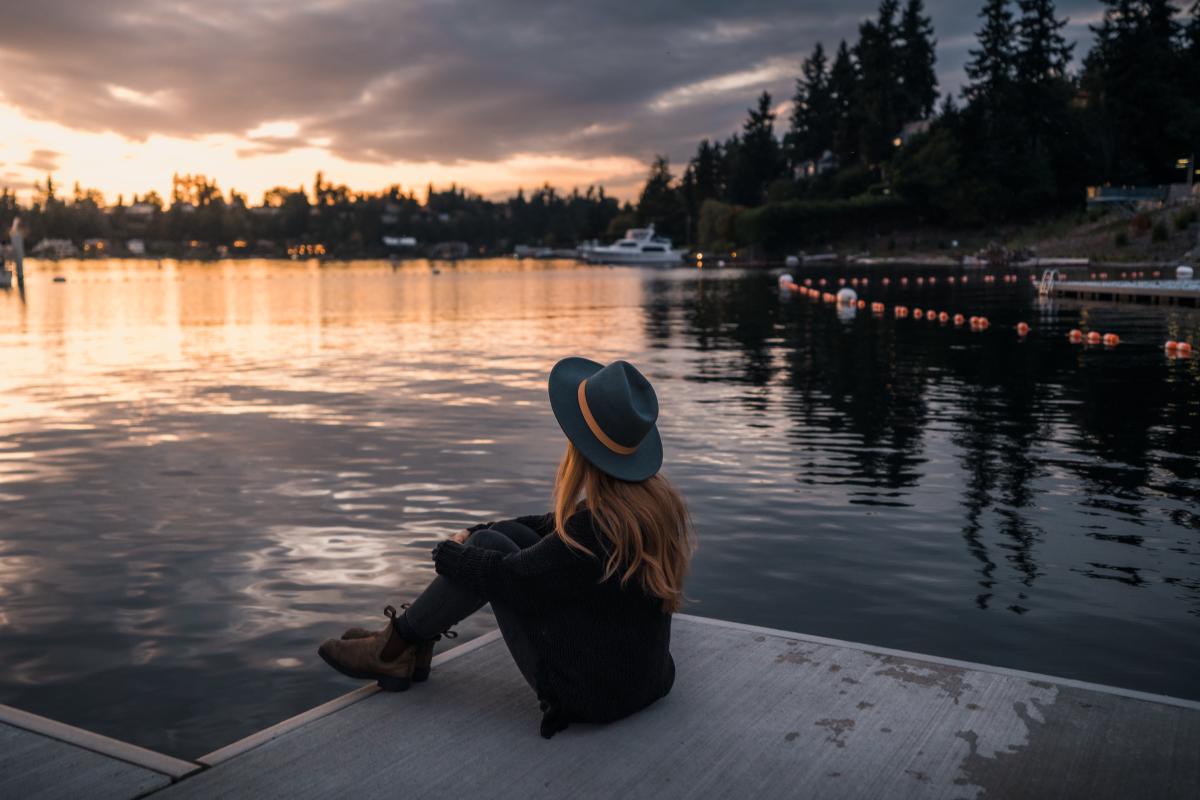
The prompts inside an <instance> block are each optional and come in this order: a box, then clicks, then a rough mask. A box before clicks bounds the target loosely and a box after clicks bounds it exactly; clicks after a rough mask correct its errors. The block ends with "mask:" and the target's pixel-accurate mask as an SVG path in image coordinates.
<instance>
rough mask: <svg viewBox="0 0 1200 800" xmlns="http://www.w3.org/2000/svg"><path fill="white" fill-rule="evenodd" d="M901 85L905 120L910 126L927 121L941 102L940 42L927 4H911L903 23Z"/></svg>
mask: <svg viewBox="0 0 1200 800" xmlns="http://www.w3.org/2000/svg"><path fill="white" fill-rule="evenodd" d="M900 40H901V42H902V45H901V48H900V81H901V84H902V85H903V87H904V103H903V107H902V110H903V113H902V117H903V118H904V120H905V121H906V122H911V121H913V120H918V119H925V118H926V117H928V116H929V115H930V114H931V113H932V112H933V107H934V104H935V103H936V102H937V98H938V91H937V73H936V72H935V71H934V66H935V65H936V64H937V50H936V48H937V42H936V40H935V39H934V38H933V20H932V19H931V18H930V17H928V16H926V15H925V3H924V2H923V0H908V5H906V6H905V7H904V15H903V16H902V17H901V19H900Z"/></svg>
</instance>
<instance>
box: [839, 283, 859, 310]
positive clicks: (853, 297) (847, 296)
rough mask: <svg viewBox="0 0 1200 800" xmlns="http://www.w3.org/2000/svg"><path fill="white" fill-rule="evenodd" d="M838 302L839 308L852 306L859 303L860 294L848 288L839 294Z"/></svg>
mask: <svg viewBox="0 0 1200 800" xmlns="http://www.w3.org/2000/svg"><path fill="white" fill-rule="evenodd" d="M837 301H838V305H839V306H852V305H854V304H855V303H857V302H858V292H856V291H854V290H853V289H851V288H850V287H849V286H847V287H846V288H845V289H842V290H841V291H840V292H838V293H837Z"/></svg>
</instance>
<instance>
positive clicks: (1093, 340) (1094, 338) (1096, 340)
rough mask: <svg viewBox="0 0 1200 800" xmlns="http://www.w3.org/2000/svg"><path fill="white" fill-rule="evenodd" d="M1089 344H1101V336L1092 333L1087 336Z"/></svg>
mask: <svg viewBox="0 0 1200 800" xmlns="http://www.w3.org/2000/svg"><path fill="white" fill-rule="evenodd" d="M1087 342H1088V344H1100V334H1098V333H1096V331H1092V332H1091V333H1089V334H1088V335H1087Z"/></svg>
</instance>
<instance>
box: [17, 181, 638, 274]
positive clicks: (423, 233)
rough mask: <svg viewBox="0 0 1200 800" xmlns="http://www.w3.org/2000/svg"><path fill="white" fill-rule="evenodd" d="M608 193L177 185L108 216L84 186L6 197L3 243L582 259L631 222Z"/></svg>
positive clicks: (122, 203) (39, 187)
mask: <svg viewBox="0 0 1200 800" xmlns="http://www.w3.org/2000/svg"><path fill="white" fill-rule="evenodd" d="M622 210H623V209H622V207H621V205H620V203H619V202H618V200H617V199H616V198H614V197H609V196H608V195H606V194H605V192H604V189H603V187H599V186H589V187H587V188H585V189H583V190H579V189H575V190H572V191H571V192H569V193H562V192H560V191H558V190H556V189H555V188H553V187H551V186H549V185H547V186H543V187H541V188H539V189H536V190H533V191H531V192H529V193H528V194H526V192H524V191H523V190H518V191H517V193H516V194H515V195H514V196H512V197H509V198H507V199H505V200H499V201H494V200H488V199H485V198H483V197H481V196H480V195H477V194H473V193H471V192H468V191H467V190H465V189H462V188H460V187H458V186H451V187H450V188H448V189H442V190H438V189H435V188H434V187H433V186H432V185H430V186H429V187H428V189H427V190H426V193H425V198H424V199H423V200H421V199H418V198H417V196H416V194H415V193H414V192H413V191H411V190H409V191H407V192H406V191H404V190H403V189H402V188H401V187H400V186H391V187H388V188H387V189H384V190H383V191H380V192H357V191H353V190H351V189H350V188H349V187H347V186H344V185H335V184H333V183H331V182H329V181H327V180H326V179H325V177H324V175H323V174H322V173H320V172H318V173H317V174H316V177H315V179H314V180H313V183H312V189H311V191H310V190H306V188H305V187H304V186H300V187H298V188H289V187H282V186H281V187H276V188H273V189H270V190H268V191H267V192H265V193H264V195H263V198H262V201H261V203H259V204H258V205H252V204H251V203H249V202H248V201H247V198H246V196H245V195H244V194H242V193H240V192H238V191H236V190H230V191H229V192H223V191H222V190H221V188H220V187H219V186H218V185H217V183H216V181H214V180H212V179H210V178H208V177H206V176H204V175H175V176H174V178H173V180H172V191H171V196H170V198H169V200H166V201H164V199H163V198H162V197H161V196H160V195H159V194H158V193H157V192H154V191H151V192H147V193H146V194H144V195H141V196H138V195H134V196H133V197H131V198H128V200H127V199H126V198H125V197H123V196H121V197H118V198H117V200H116V202H115V203H114V204H112V205H107V204H106V202H105V198H104V196H103V195H102V194H101V193H100V192H99V191H97V190H95V189H86V188H82V187H80V186H79V185H78V184H76V185H75V187H74V189H73V191H72V192H70V193H69V194H65V193H63V192H62V191H61V190H60V188H59V187H58V185H57V184H56V183H55V182H54V179H53V178H52V177H49V178H47V179H46V181H45V182H44V183H43V182H41V181H38V182H37V183H36V184H35V191H34V196H33V198H32V200H31V202H29V203H28V204H25V205H22V204H20V203H19V202H18V200H17V196H16V193H15V192H13V191H12V190H10V189H7V188H4V189H0V232H2V233H0V236H3V235H6V233H7V231H8V229H9V226H10V225H11V224H12V219H13V217H16V216H20V217H21V220H22V225H23V226H24V227H25V229H26V231H27V237H28V239H29V241H30V242H31V243H36V242H39V241H41V240H43V239H69V240H71V241H72V242H74V243H75V244H76V245H80V244H82V243H83V242H85V241H87V240H88V239H103V240H107V241H108V242H110V243H111V244H110V250H109V251H110V252H112V251H113V250H114V249H115V250H116V251H119V250H120V249H122V247H124V245H125V243H127V242H128V241H129V240H131V239H140V240H142V241H143V243H144V244H145V246H146V247H147V249H148V252H151V253H158V254H164V255H165V254H180V253H186V254H208V253H212V252H217V251H218V248H220V250H221V252H225V251H226V250H228V251H229V252H234V253H236V252H246V253H260V254H270V255H279V254H282V253H284V252H286V250H287V247H288V246H289V245H295V244H303V243H319V244H321V245H322V247H323V249H324V250H325V251H326V252H327V253H329V254H330V255H342V256H361V255H382V254H384V253H386V252H389V248H388V247H387V246H385V244H384V237H406V236H411V237H414V238H415V239H416V240H417V241H418V243H420V246H421V247H424V246H427V245H433V244H436V243H441V242H462V243H464V244H466V245H467V246H468V247H469V249H470V250H471V251H472V252H476V253H481V252H482V253H492V252H498V251H506V250H510V249H511V248H512V246H513V245H514V244H521V243H527V242H528V243H540V244H544V245H547V246H560V247H567V246H571V247H573V246H574V245H575V244H576V243H578V242H579V241H581V240H586V239H593V238H602V237H605V236H609V235H611V234H612V232H613V231H615V230H616V228H613V224H614V221H616V224H617V227H620V225H623V224H626V223H628V222H629V218H630V217H631V216H632V209H631V208H630V207H629V206H628V204H626V208H625V209H624V211H625V216H624V217H622Z"/></svg>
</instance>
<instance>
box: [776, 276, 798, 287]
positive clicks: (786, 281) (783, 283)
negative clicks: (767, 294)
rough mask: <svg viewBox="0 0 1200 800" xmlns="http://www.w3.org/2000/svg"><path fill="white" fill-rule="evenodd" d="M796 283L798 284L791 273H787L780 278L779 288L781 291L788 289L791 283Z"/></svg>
mask: <svg viewBox="0 0 1200 800" xmlns="http://www.w3.org/2000/svg"><path fill="white" fill-rule="evenodd" d="M795 282H796V279H795V278H793V277H792V276H791V274H790V273H787V272H785V273H783V274H782V275H780V276H779V288H780V289H786V288H787V286H788V284H789V283H795Z"/></svg>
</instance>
